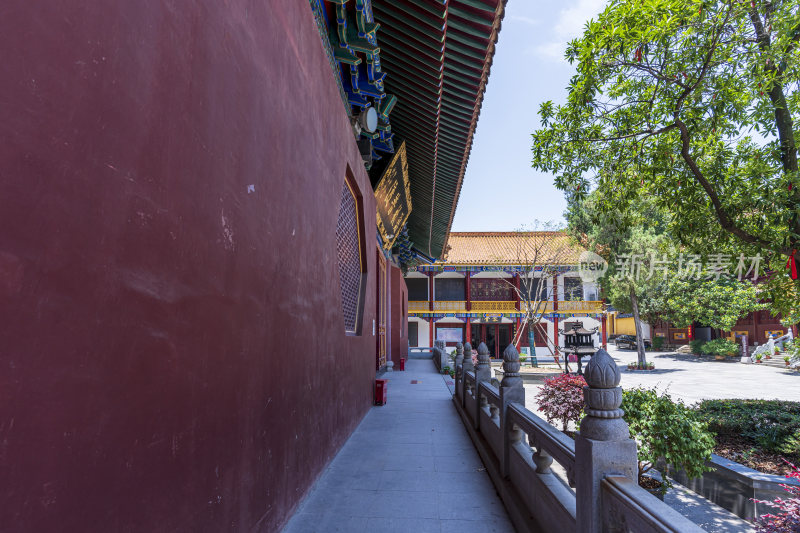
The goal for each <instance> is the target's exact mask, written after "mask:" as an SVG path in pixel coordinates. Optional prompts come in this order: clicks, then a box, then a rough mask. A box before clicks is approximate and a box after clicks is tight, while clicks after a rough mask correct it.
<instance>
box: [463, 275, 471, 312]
mask: <svg viewBox="0 0 800 533" xmlns="http://www.w3.org/2000/svg"><path fill="white" fill-rule="evenodd" d="M471 278H472V272H470V271H469V270H467V283H466V292H467V294H466V298H464V299H465V300H466V301H467V312H469V311H471V310H472V289H471V288H470V279H471Z"/></svg>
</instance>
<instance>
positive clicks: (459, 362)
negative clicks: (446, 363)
mask: <svg viewBox="0 0 800 533" xmlns="http://www.w3.org/2000/svg"><path fill="white" fill-rule="evenodd" d="M467 344H469V343H467ZM463 365H464V345H463V344H461V343H460V342H459V343H458V344H456V359H455V361H453V370H454V371H455V373H456V397H457V398H462V397H463V396H464V392H463V389H462V388H461V374H462V373H463V371H464V368H463Z"/></svg>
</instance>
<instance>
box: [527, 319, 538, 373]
mask: <svg viewBox="0 0 800 533" xmlns="http://www.w3.org/2000/svg"><path fill="white" fill-rule="evenodd" d="M533 328H534V323H533V322H528V348H529V349H530V351H531V365H532V366H535V367H538V366H539V361H538V360H537V359H536V340H535V339H536V336H535V335H534V332H533Z"/></svg>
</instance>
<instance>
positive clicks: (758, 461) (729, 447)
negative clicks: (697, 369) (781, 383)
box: [697, 400, 800, 475]
mask: <svg viewBox="0 0 800 533" xmlns="http://www.w3.org/2000/svg"><path fill="white" fill-rule="evenodd" d="M697 410H698V411H699V412H700V413H701V414H702V415H703V417H704V418H705V419H706V420H708V422H709V429H711V430H712V431H714V432H715V433H716V434H717V438H716V440H717V444H716V447H715V448H714V453H716V454H717V455H720V456H722V457H725V458H727V459H730V460H732V461H736V462H737V463H741V464H743V465H745V466H747V467H749V468H753V469H754V470H758V471H760V472H765V473H769V474H778V475H786V474H789V473H790V472H791V469H790V468H789V467H788V466H787V464H786V463H785V461H789V462H792V463H795V464H800V402H787V401H779V400H705V401H703V402H701V403H700V404H699V405H698V406H697Z"/></svg>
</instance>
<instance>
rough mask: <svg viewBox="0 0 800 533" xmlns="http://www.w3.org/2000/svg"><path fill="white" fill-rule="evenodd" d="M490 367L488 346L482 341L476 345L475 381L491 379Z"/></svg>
mask: <svg viewBox="0 0 800 533" xmlns="http://www.w3.org/2000/svg"><path fill="white" fill-rule="evenodd" d="M491 379H492V367H491V365H490V363H489V348H487V347H486V343H484V342H482V343H480V344H479V345H478V367H477V368H476V369H475V383H480V382H481V381H491Z"/></svg>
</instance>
